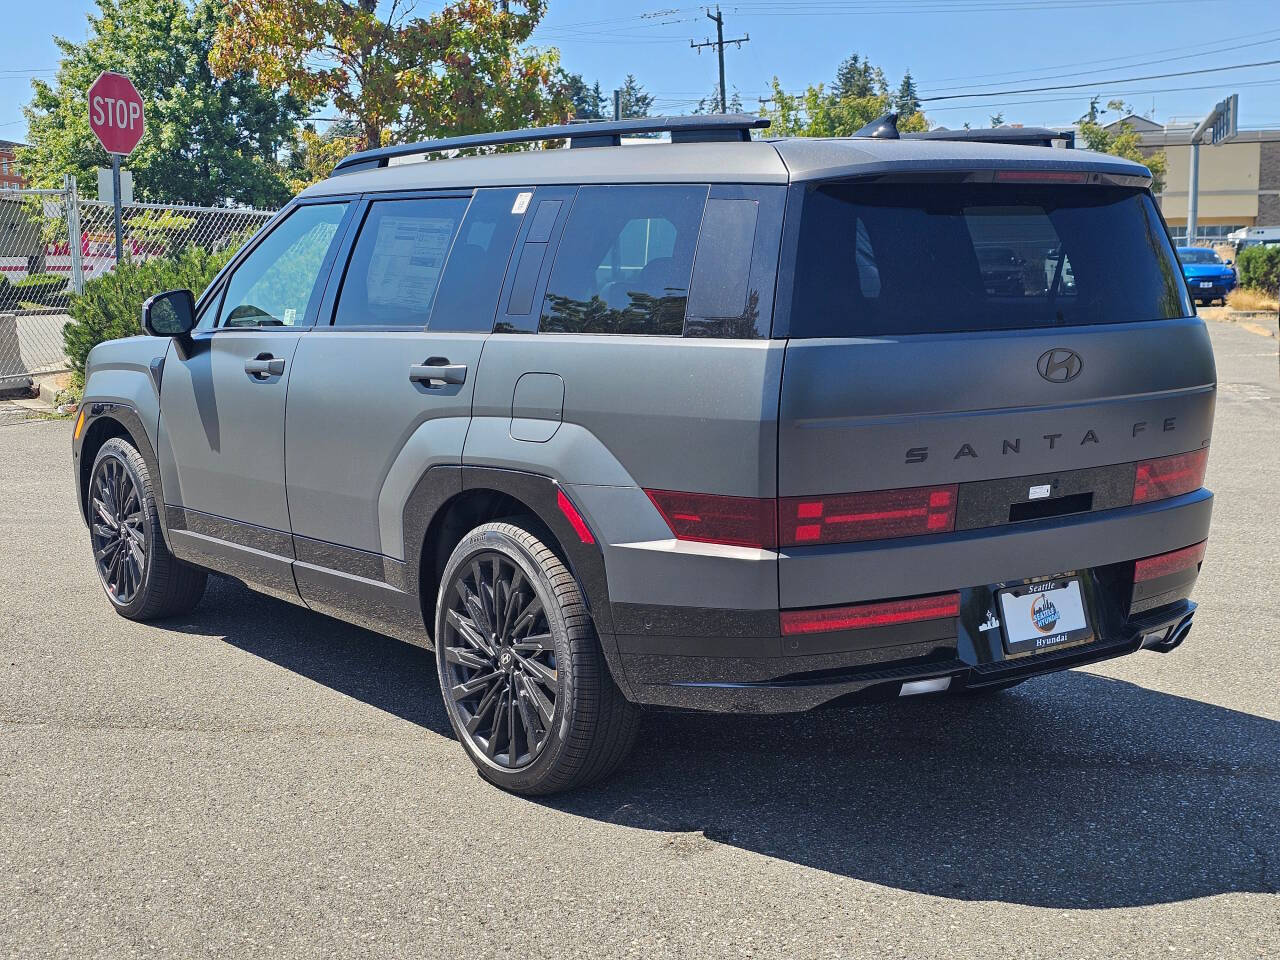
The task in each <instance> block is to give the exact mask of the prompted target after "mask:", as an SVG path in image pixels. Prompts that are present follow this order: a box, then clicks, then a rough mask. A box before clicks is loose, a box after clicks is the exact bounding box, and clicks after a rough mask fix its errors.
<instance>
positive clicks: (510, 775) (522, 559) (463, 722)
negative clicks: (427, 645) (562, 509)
mask: <svg viewBox="0 0 1280 960" xmlns="http://www.w3.org/2000/svg"><path fill="white" fill-rule="evenodd" d="M535 525H536V524H535V523H533V522H527V523H526V522H522V521H519V520H517V521H516V522H496V523H486V524H484V525H482V526H479V527H476V528H475V529H474V530H472V531H471V532H470V533H468V534H467V535H466V536H465V537H463V538H462V541H461V542H460V543H459V544H458V546H457V547H456V548H454V551H453V554H452V555H451V556H450V557H449V561H448V563H447V564H446V565H445V569H444V574H443V576H442V577H441V578H440V594H439V598H438V602H437V604H436V622H435V633H434V637H435V648H436V668H437V670H438V671H439V675H440V690H441V693H442V694H443V696H444V702H445V710H446V712H447V713H448V715H449V722H450V724H451V725H452V726H453V730H454V733H455V734H457V737H458V740H459V741H460V742H461V743H462V746H463V748H464V749H465V750H466V751H467V755H468V756H469V757H470V758H471V761H472V762H473V763H474V764H475V765H476V768H477V769H478V770H479V771H480V774H481V776H483V777H484V778H485V779H486V780H488V781H489V782H491V783H493V784H495V785H497V786H499V787H501V788H502V789H504V790H509V791H511V792H513V793H520V794H525V795H530V796H534V795H544V794H549V793H557V792H559V791H562V790H571V789H573V788H575V787H580V786H583V785H585V784H587V783H591V782H593V781H595V780H599V779H601V778H603V777H606V776H608V775H609V774H610V773H612V772H613V771H614V770H616V769H617V768H618V766H619V765H620V764H621V763H622V761H623V760H624V759H625V758H626V755H627V753H628V751H629V750H630V749H631V746H632V744H633V743H634V742H635V738H636V730H637V727H638V723H639V709H638V708H637V707H636V705H635V704H633V703H630V702H628V701H627V699H626V698H625V697H624V696H623V695H622V692H621V691H620V690H619V689H618V687H617V686H616V685H615V684H614V682H613V677H612V676H611V675H610V674H609V668H608V665H607V664H606V663H605V659H604V653H603V652H602V651H601V649H600V641H599V639H598V638H597V637H596V632H595V627H594V625H593V624H592V621H591V615H590V613H588V611H587V607H586V603H585V602H584V601H583V597H582V591H581V589H580V588H579V587H578V583H577V581H576V580H574V578H573V575H572V574H571V573H570V572H569V570H568V568H567V567H566V566H565V565H564V563H563V562H561V560H560V558H559V557H558V556H556V554H555V553H554V552H553V551H552V550H551V549H550V548H549V547H548V546H547V545H546V543H544V542H543V540H541V539H540V538H539V537H538V536H537V535H535V534H534V533H531V532H530V531H529V530H527V529H525V527H526V526H535ZM553 698H554V699H553Z"/></svg>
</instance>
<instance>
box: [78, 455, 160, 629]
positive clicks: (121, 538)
mask: <svg viewBox="0 0 1280 960" xmlns="http://www.w3.org/2000/svg"><path fill="white" fill-rule="evenodd" d="M89 513H90V517H89V522H90V529H91V536H92V541H93V559H94V563H95V564H96V565H97V568H98V576H100V577H101V578H102V583H103V585H104V586H105V587H106V588H107V593H108V594H110V595H111V598H112V599H113V600H114V601H115V602H116V603H118V604H120V605H121V606H124V605H127V604H128V603H130V602H131V601H132V600H133V598H134V597H135V596H137V593H138V589H139V588H140V587H141V586H142V578H143V575H144V574H145V573H146V569H147V538H146V532H145V530H144V528H143V508H142V495H141V493H140V492H139V490H138V485H137V484H136V483H134V480H133V477H132V475H131V474H130V473H129V471H128V470H126V469H125V465H124V464H123V463H122V462H121V461H119V460H117V459H116V458H115V457H104V458H103V459H102V461H101V462H100V463H99V464H98V468H97V470H96V471H95V472H94V476H93V482H92V484H91V485H90V488H89Z"/></svg>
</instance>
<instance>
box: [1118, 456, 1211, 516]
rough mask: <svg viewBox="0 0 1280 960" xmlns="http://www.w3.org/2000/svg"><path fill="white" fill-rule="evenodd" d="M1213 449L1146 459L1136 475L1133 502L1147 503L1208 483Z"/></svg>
mask: <svg viewBox="0 0 1280 960" xmlns="http://www.w3.org/2000/svg"><path fill="white" fill-rule="evenodd" d="M1208 462H1209V449H1208V448H1207V447H1206V448H1204V449H1202V450H1195V451H1193V452H1191V453H1179V454H1176V455H1175V456H1172V457H1160V458H1159V459H1158V460H1143V461H1141V462H1140V463H1139V464H1138V469H1137V471H1136V472H1135V473H1134V477H1133V502H1134V503H1147V502H1148V501H1151V500H1163V499H1165V498H1166V497H1176V496H1180V495H1181V494H1184V493H1190V492H1191V491H1192V490H1199V489H1200V488H1201V487H1202V486H1204V470H1205V466H1206V465H1207V464H1208Z"/></svg>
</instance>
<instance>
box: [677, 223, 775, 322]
mask: <svg viewBox="0 0 1280 960" xmlns="http://www.w3.org/2000/svg"><path fill="white" fill-rule="evenodd" d="M759 207H760V204H759V203H758V202H757V201H755V200H722V199H719V198H712V199H710V200H708V201H707V207H706V212H705V214H704V215H703V218H702V235H701V236H700V238H699V239H698V256H697V259H696V260H695V261H694V265H693V283H692V289H691V290H690V293H689V319H690V320H693V319H694V318H697V319H698V320H702V321H708V322H707V323H705V324H704V325H703V329H704V331H705V332H708V333H713V334H714V335H715V336H721V337H753V336H755V331H756V324H757V322H758V320H759V304H758V303H756V302H752V298H751V297H750V296H749V293H748V288H749V287H750V285H751V253H752V249H753V247H754V244H755V239H756V218H757V215H758V213H759ZM755 299H758V298H755Z"/></svg>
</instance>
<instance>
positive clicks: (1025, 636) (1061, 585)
mask: <svg viewBox="0 0 1280 960" xmlns="http://www.w3.org/2000/svg"><path fill="white" fill-rule="evenodd" d="M996 600H997V603H999V605H1000V619H1001V627H1002V629H1001V631H1000V632H1001V636H1002V639H1003V641H1004V650H1005V654H1006V656H1009V657H1027V656H1034V655H1035V654H1037V653H1047V652H1048V651H1050V650H1060V649H1062V648H1063V647H1073V646H1077V645H1079V644H1084V643H1089V642H1090V641H1092V640H1093V639H1094V633H1093V627H1092V626H1091V625H1090V623H1089V608H1088V605H1087V603H1086V594H1085V591H1084V587H1083V584H1082V582H1081V578H1080V576H1079V575H1077V574H1067V575H1063V576H1060V577H1053V578H1051V579H1047V580H1037V581H1031V582H1028V583H1022V584H1018V585H1017V586H1013V587H1008V588H1006V589H1004V590H1001V591H1000V592H999V593H998V594H997V596H996Z"/></svg>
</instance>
